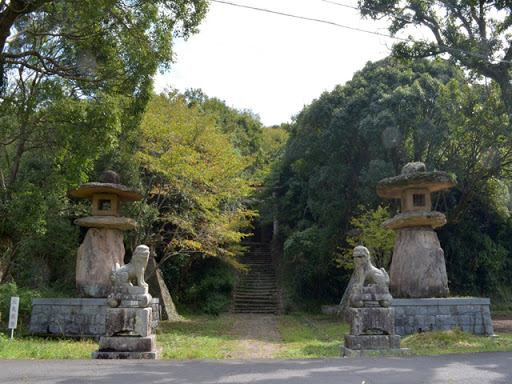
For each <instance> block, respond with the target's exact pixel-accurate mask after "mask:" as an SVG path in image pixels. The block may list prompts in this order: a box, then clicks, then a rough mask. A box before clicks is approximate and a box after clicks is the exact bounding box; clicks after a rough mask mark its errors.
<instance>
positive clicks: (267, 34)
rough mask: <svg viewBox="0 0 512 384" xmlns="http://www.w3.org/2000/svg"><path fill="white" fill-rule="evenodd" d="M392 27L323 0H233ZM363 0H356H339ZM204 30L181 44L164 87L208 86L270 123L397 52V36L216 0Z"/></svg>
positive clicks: (379, 28)
mask: <svg viewBox="0 0 512 384" xmlns="http://www.w3.org/2000/svg"><path fill="white" fill-rule="evenodd" d="M231 1H233V2H236V3H238V4H243V5H248V6H254V7H258V8H265V9H269V10H273V11H277V12H283V13H289V14H294V15H299V16H304V17H309V18H317V19H320V20H325V21H330V22H334V23H337V24H340V25H344V26H348V27H352V28H359V29H364V30H368V31H372V32H379V33H382V34H387V31H386V30H385V24H384V23H380V24H379V23H377V22H373V21H362V20H360V17H359V14H358V13H357V11H356V10H353V9H350V8H346V7H341V6H337V5H333V4H329V3H328V2H325V1H321V0H316V1H315V0H281V1H276V0H274V1H270V0H231ZM337 1H340V2H341V1H343V2H344V3H345V4H351V5H353V6H355V5H356V2H355V0H337ZM200 30H201V32H200V33H199V34H197V35H194V36H192V37H191V38H190V39H189V40H188V41H178V42H177V43H176V45H175V51H176V52H177V63H176V64H175V65H173V67H172V69H171V71H170V72H169V73H167V74H165V75H158V76H157V77H156V79H155V85H156V90H157V91H160V90H162V89H163V88H165V87H166V86H172V87H174V88H177V89H179V90H180V91H184V90H185V89H187V88H201V89H202V90H203V91H204V92H205V93H206V94H207V95H208V96H210V97H218V98H219V99H221V100H224V101H226V103H227V104H228V105H230V106H232V107H235V108H238V109H251V110H252V111H253V112H255V113H257V114H259V115H260V117H261V120H262V122H263V123H264V124H265V125H273V124H280V123H282V122H287V121H290V118H291V116H292V115H295V114H297V113H298V112H300V111H301V109H302V108H303V106H304V105H306V104H309V103H310V102H311V101H312V100H313V99H315V98H318V97H319V96H320V94H321V93H322V92H324V91H330V90H332V89H333V88H334V87H335V86H336V85H337V84H343V83H345V82H346V81H347V80H350V79H351V78H352V75H353V74H354V72H355V71H357V70H360V69H362V68H363V66H364V65H365V63H366V62H367V61H370V60H371V61H376V60H379V59H382V58H384V57H386V56H387V55H388V54H389V49H388V47H390V46H391V43H392V41H391V40H390V39H387V38H384V37H381V36H376V35H374V34H369V33H364V32H357V31H354V30H349V29H345V28H340V27H337V26H333V25H328V24H324V23H320V22H312V21H306V20H299V19H296V18H291V17H286V16H281V15H276V14H272V13H267V12H260V11H256V10H250V9H244V8H240V7H235V6H231V5H226V4H219V3H211V7H210V11H209V13H208V15H207V17H206V20H205V21H204V22H203V24H202V25H201V27H200Z"/></svg>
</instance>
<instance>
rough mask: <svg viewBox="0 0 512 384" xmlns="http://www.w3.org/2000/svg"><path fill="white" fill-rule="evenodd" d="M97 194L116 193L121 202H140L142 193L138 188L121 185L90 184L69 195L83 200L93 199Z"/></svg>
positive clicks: (70, 192) (83, 185)
mask: <svg viewBox="0 0 512 384" xmlns="http://www.w3.org/2000/svg"><path fill="white" fill-rule="evenodd" d="M95 193H115V194H116V195H119V198H120V199H121V201H139V200H140V199H142V192H141V191H140V190H138V189H137V188H132V187H127V186H125V185H121V184H114V183H100V182H90V183H85V184H82V186H81V187H80V188H78V189H74V190H72V191H69V194H70V195H71V196H74V197H80V198H82V199H89V200H90V199H92V196H93V195H94V194H95Z"/></svg>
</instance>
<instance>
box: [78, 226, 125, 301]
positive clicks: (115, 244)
mask: <svg viewBox="0 0 512 384" xmlns="http://www.w3.org/2000/svg"><path fill="white" fill-rule="evenodd" d="M124 252H125V249H124V243H123V232H121V231H119V230H117V229H107V228H101V229H98V228H91V229H89V230H88V231H87V234H86V236H85V239H84V242H83V243H82V244H81V245H80V248H79V249H78V255H77V261H76V285H77V288H78V290H79V292H80V294H81V295H82V296H85V297H107V294H108V292H109V288H110V271H111V269H112V267H113V266H115V265H116V263H118V264H121V265H122V264H124V262H123V259H124Z"/></svg>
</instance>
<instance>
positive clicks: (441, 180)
mask: <svg viewBox="0 0 512 384" xmlns="http://www.w3.org/2000/svg"><path fill="white" fill-rule="evenodd" d="M455 185H457V181H456V179H455V178H454V177H452V176H450V175H449V174H447V173H446V172H441V171H433V172H413V173H405V174H401V175H398V176H395V177H388V178H387V179H384V180H381V181H379V183H378V184H377V194H378V195H379V196H380V197H384V198H387V199H399V198H400V197H401V196H402V192H403V191H404V190H405V189H408V188H425V189H428V190H429V191H430V192H431V193H432V192H436V191H440V190H443V189H446V188H451V187H453V186H455Z"/></svg>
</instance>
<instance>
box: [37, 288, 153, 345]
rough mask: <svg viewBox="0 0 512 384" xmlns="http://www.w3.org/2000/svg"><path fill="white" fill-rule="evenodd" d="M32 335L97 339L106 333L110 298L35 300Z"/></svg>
mask: <svg viewBox="0 0 512 384" xmlns="http://www.w3.org/2000/svg"><path fill="white" fill-rule="evenodd" d="M32 304H33V307H32V315H31V317H30V328H29V332H30V333H37V334H43V335H64V336H71V337H96V336H102V335H104V334H105V332H106V328H105V323H106V314H107V308H109V307H108V305H107V299H33V300H32ZM151 306H152V308H153V321H152V328H153V329H154V328H158V326H159V321H160V314H161V309H160V301H159V299H158V298H153V302H152V305H151Z"/></svg>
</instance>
